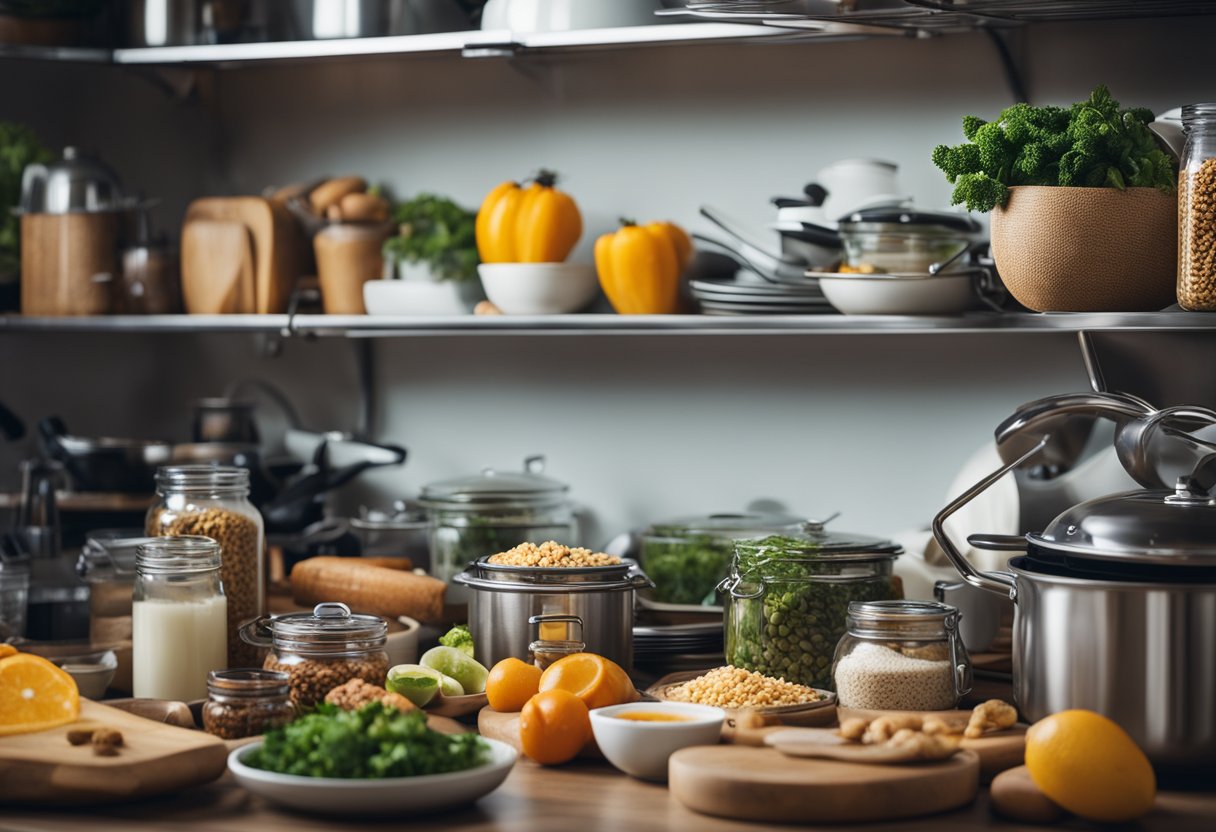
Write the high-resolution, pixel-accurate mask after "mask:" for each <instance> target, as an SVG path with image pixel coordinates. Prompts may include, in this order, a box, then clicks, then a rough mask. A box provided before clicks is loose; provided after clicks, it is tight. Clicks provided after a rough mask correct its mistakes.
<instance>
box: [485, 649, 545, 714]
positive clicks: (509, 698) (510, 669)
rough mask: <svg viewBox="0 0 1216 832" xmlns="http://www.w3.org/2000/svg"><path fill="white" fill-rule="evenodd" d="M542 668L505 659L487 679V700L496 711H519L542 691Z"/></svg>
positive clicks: (492, 670)
mask: <svg viewBox="0 0 1216 832" xmlns="http://www.w3.org/2000/svg"><path fill="white" fill-rule="evenodd" d="M540 675H541V673H540V668H539V667H537V666H536V665H534V664H528V663H527V662H523V661H520V660H519V659H514V658H512V659H503V660H502V661H500V662H499V663H498V664H496V665H494V667H493V668H491V669H490V675H489V676H487V677H486V700H487V701H488V702H489V703H490V707H491V708H493V709H494V710H496V711H518V710H521V709H522V708H523V706H524V704H525V703H526V702H527V701H528V700H529V699H531V698H532V697H533V696H535V695H536V694H537V693H538V692H539V691H540Z"/></svg>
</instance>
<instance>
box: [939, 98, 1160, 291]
mask: <svg viewBox="0 0 1216 832" xmlns="http://www.w3.org/2000/svg"><path fill="white" fill-rule="evenodd" d="M1152 121H1153V114H1152V113H1151V112H1150V111H1148V110H1146V109H1141V108H1136V109H1121V108H1120V106H1119V102H1118V101H1116V100H1115V99H1114V98H1112V97H1111V94H1110V91H1109V90H1107V89H1106V87H1105V86H1099V87H1098V88H1097V89H1095V90H1094V91H1093V93H1092V94H1091V95H1090V97H1089V98H1088V99H1087V100H1085V101H1082V102H1080V103H1077V104H1073V105H1072V106H1071V107H1032V106H1030V105H1029V104H1015V105H1013V106H1012V107H1009V108H1007V109H1005V110H1004V111H1002V112H1001V114H1000V116H999V117H998V118H997V119H996V120H995V121H984V120H983V119H980V118H977V117H975V116H967V117H965V118H964V119H963V135H964V136H965V137H966V138H967V142H966V143H964V144H961V145H958V146H955V147H950V146H947V145H940V146H938V147H936V148H934V150H933V162H934V164H935V165H937V166H938V167H939V168H941V169H942V170H943V171H945V173H946V178H947V179H948V180H949V181H950V182H951V183H952V184H953V185H954V195H953V203H954V204H955V205H959V204H965V205H966V206H967V208H968V210H972V211H991V212H992V253H993V257H994V259H995V261H996V267H997V271H998V272H1000V275H1001V278H1002V279H1003V280H1004V282H1005V285H1006V287H1007V288H1008V289H1009V292H1010V294H1012V295H1013V296H1014V298H1016V299H1017V300H1018V302H1019V303H1021V304H1022V305H1023V306H1026V307H1027V308H1029V309H1033V310H1035V311H1038V312H1047V311H1052V312H1125V311H1147V310H1156V309H1161V308H1162V307H1164V306H1168V305H1169V304H1171V303H1172V302H1173V300H1174V294H1175V282H1176V277H1177V241H1178V223H1177V214H1178V207H1177V201H1176V198H1175V194H1174V191H1175V183H1176V182H1177V161H1176V160H1175V159H1174V158H1173V157H1172V156H1171V155H1169V154H1168V153H1166V152H1165V151H1164V150H1163V149H1162V148H1161V146H1160V145H1158V143H1157V140H1156V138H1155V137H1154V136H1153V134H1152V132H1151V131H1150V130H1149V129H1148V124H1149V123H1151V122H1152Z"/></svg>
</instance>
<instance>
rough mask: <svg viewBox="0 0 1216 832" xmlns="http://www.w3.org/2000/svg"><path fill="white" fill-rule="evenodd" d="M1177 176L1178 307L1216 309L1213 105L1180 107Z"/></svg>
mask: <svg viewBox="0 0 1216 832" xmlns="http://www.w3.org/2000/svg"><path fill="white" fill-rule="evenodd" d="M1182 126H1183V129H1184V130H1185V131H1186V147H1185V148H1184V149H1183V151H1182V163H1181V167H1180V170H1179V173H1178V303H1179V305H1180V306H1182V308H1183V309H1192V310H1198V311H1212V310H1216V104H1188V105H1187V106H1185V107H1183V108H1182Z"/></svg>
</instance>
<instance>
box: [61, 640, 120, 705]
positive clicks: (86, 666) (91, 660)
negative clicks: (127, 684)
mask: <svg viewBox="0 0 1216 832" xmlns="http://www.w3.org/2000/svg"><path fill="white" fill-rule="evenodd" d="M52 661H53V662H54V663H55V664H57V665H59V667H61V668H62V669H63V670H64V672H66V673H67V674H68V675H69V676H71V677H72V679H73V680H75V682H76V687H77V689H79V691H80V695H81V696H83V697H85V698H86V699H101V698H103V697H104V696H105V695H106V690H108V689H109V687H110V683H111V682H112V681H114V673H115V671H117V670H118V657H117V656H116V655H115V654H114V651H113V650H105V651H102V652H97V653H87V654H83V655H78V656H60V657H57V658H55V659H52Z"/></svg>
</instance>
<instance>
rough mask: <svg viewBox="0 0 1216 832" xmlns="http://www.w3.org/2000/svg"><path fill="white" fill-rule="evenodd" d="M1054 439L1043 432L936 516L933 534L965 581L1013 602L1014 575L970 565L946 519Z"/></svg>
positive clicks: (1015, 598)
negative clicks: (1018, 454) (947, 528)
mask: <svg viewBox="0 0 1216 832" xmlns="http://www.w3.org/2000/svg"><path fill="white" fill-rule="evenodd" d="M1050 441H1051V434H1046V433H1045V434H1043V436H1042V437H1041V438H1040V439H1039V441H1038V442H1037V443H1036V444H1035V445H1034V447H1032V448H1031V449H1030V450H1028V451H1027V452H1026V453H1024V454H1022V455H1021V456H1020V457H1018V458H1017V459H1015V460H1013V461H1012V462H1010V463H1007V464H1006V465H1004V466H1002V467H1001V468H999V469H998V470H996V471H994V472H992V473H991V474H989V475H988V476H986V477H984V478H983V479H982V480H980V481H979V482H977V483H976V484H975V485H973V486H971V487H970V488H968V489H967V490H966V491H964V492H963V493H962V494H961V495H959V496H958V497H957V498H955V500H954V501H953V502H951V503H950V504H949V505H948V506H946V507H945V508H943V509H942V510H941V511H939V512H938V513H937V516H936V517H934V518H933V537H934V539H936V540H937V543H938V545H939V546H941V547H942V551H943V552H945V553H946V557H947V558H949V559H950V563H952V564H953V565H954V568H955V569H957V570H958V573H959V574H960V575H962V576H963V580H965V581H966V582H967V583H969V584H971V585H972V586H975V587H979V588H980V589H986V590H988V591H989V592H993V593H996V594H997V595H1003V596H1007V597H1008V598H1010V599H1011V600H1013V601H1016V600H1017V592H1016V589H1015V587H1016V584H1015V582H1014V578H1013V575H1011V574H1008V573H1005V572H981V571H980V570H978V569H976V568H975V567H974V566H972V565H971V562H970V561H968V560H967V558H966V557H964V556H963V553H962V552H960V551H959V549H958V547H957V546H955V545H954V541H953V540H951V539H950V535H949V534H948V533H947V532H946V521H947V520H949V519H950V517H951V516H952V515H953V514H954V513H955V512H957V511H958V510H959V509H960V508H962V507H963V506H965V505H967V504H968V503H970V502H971V501H972V500H974V499H975V498H976V497H978V496H979V495H980V494H982V493H983V492H985V491H987V490H988V489H989V488H991V487H992V485H993V484H994V483H995V482H996V481H997V480H999V479H1000V478H1001V477H1003V476H1005V475H1006V474H1008V473H1009V472H1010V471H1012V470H1013V469H1014V468H1017V467H1018V466H1019V465H1022V464H1023V463H1024V462H1026V461H1027V460H1028V459H1030V458H1031V457H1033V456H1035V455H1036V454H1038V453H1039V452H1040V451H1041V450H1043V448H1045V447H1047V444H1048V443H1049V442H1050Z"/></svg>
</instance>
